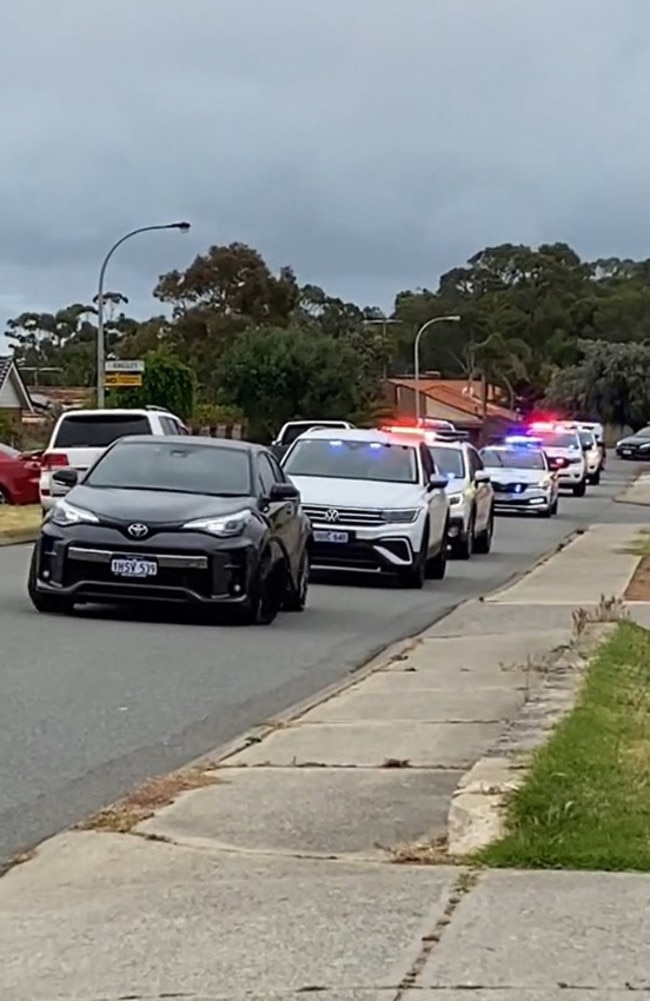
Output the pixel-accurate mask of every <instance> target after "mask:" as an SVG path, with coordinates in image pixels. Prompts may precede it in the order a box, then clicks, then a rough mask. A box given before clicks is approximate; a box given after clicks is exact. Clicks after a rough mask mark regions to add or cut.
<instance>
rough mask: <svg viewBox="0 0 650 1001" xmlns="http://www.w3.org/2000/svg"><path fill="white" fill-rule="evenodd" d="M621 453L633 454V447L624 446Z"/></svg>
mask: <svg viewBox="0 0 650 1001" xmlns="http://www.w3.org/2000/svg"><path fill="white" fill-rule="evenodd" d="M621 455H632V449H631V448H622V449H621Z"/></svg>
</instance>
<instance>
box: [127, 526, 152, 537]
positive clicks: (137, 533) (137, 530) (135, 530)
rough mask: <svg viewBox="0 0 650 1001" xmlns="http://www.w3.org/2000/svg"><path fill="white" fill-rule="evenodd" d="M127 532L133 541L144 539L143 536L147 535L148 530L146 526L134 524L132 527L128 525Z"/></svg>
mask: <svg viewBox="0 0 650 1001" xmlns="http://www.w3.org/2000/svg"><path fill="white" fill-rule="evenodd" d="M127 532H128V533H129V535H130V536H131V538H133V539H144V537H145V535H149V529H148V528H147V526H146V525H141V524H140V522H136V523H135V524H134V525H129V527H128V528H127Z"/></svg>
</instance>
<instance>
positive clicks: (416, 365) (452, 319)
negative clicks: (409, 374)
mask: <svg viewBox="0 0 650 1001" xmlns="http://www.w3.org/2000/svg"><path fill="white" fill-rule="evenodd" d="M460 319H461V318H460V316H455V315H454V316H434V317H433V319H432V320H427V322H426V323H423V324H422V326H421V327H420V329H419V330H418V332H417V334H416V335H415V343H414V345H413V373H414V376H415V378H414V382H415V387H414V388H415V419H416V421H417V423H418V424H419V423H420V338H421V337H422V334H424V333H425V331H427V330H428V329H429V327H432V326H433V325H434V323H460Z"/></svg>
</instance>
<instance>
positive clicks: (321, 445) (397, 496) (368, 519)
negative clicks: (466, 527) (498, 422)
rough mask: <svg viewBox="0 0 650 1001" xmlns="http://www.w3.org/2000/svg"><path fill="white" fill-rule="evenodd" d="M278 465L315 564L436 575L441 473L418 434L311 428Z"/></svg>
mask: <svg viewBox="0 0 650 1001" xmlns="http://www.w3.org/2000/svg"><path fill="white" fill-rule="evenodd" d="M282 467H283V469H284V471H285V473H286V474H287V476H289V478H290V479H291V480H292V482H293V483H294V484H295V485H296V486H297V487H298V490H299V491H300V495H301V498H302V505H303V509H304V511H305V513H306V514H307V516H308V517H309V519H310V521H311V524H312V529H313V541H312V551H311V564H312V566H313V567H331V568H335V569H351V570H366V571H375V572H380V573H390V574H394V575H397V577H398V578H399V579H400V580H401V581H402V583H403V584H404V585H405V586H407V587H412V588H421V587H422V586H423V584H424V581H425V578H426V577H430V578H432V579H434V580H441V579H442V578H443V577H444V576H445V570H446V563H447V540H448V532H449V501H448V499H447V495H446V493H445V487H446V486H447V480H446V478H445V477H444V476H440V475H438V473H437V472H436V468H435V465H434V463H433V459H432V458H431V455H430V453H429V450H428V448H427V445H426V443H425V442H424V441H423V440H422V439H421V437H415V436H414V437H413V438H410V437H409V436H405V435H395V434H390V433H386V432H383V431H378V430H362V429H358V428H350V429H341V430H333V429H330V430H327V429H323V430H310V431H309V432H307V433H306V434H305V435H302V436H301V437H299V438H297V439H296V441H295V442H294V443H293V444H292V445H291V447H290V449H289V451H288V452H287V453H286V455H285V456H284V458H283V460H282Z"/></svg>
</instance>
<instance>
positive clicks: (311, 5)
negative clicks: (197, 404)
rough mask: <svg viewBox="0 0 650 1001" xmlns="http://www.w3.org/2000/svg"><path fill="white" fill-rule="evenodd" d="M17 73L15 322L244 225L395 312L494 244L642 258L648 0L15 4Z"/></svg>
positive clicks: (10, 124)
mask: <svg viewBox="0 0 650 1001" xmlns="http://www.w3.org/2000/svg"><path fill="white" fill-rule="evenodd" d="M13 2H14V9H13V12H12V13H11V14H10V15H9V17H8V18H7V17H5V21H6V23H5V24H3V33H2V40H1V42H0V47H1V48H2V53H3V58H2V62H1V63H0V128H1V130H2V136H3V140H4V142H3V160H2V165H1V166H0V204H1V205H2V226H1V227H0V318H2V316H3V314H4V316H8V315H11V314H12V313H13V312H15V311H16V310H17V309H21V308H31V307H35V308H55V307H57V306H58V305H62V304H64V303H65V302H68V301H71V300H75V299H77V300H78V299H88V298H90V297H91V296H92V294H93V291H94V287H95V284H96V275H97V268H98V265H99V261H100V260H101V257H102V255H103V253H104V252H105V250H106V248H107V247H108V246H110V244H111V242H112V241H113V240H114V239H115V238H116V237H117V236H119V235H120V234H121V233H122V232H124V231H126V230H128V229H130V228H132V227H134V226H137V225H146V224H149V223H157V222H166V221H171V220H173V219H177V218H183V217H188V218H190V219H191V220H192V223H193V231H192V233H191V234H190V235H189V236H188V237H184V238H180V237H178V236H177V235H176V234H173V235H172V234H156V235H151V236H144V237H142V238H140V239H139V240H138V241H137V243H136V241H134V242H133V244H131V245H129V246H126V247H124V248H122V249H121V250H120V252H119V257H116V258H115V261H114V264H113V265H112V266H111V272H110V277H109V284H110V285H111V287H115V288H120V289H121V290H122V291H124V292H125V293H126V294H127V295H128V296H129V298H130V299H131V302H132V304H133V305H134V307H135V308H136V309H137V311H138V312H139V313H140V314H142V315H146V314H147V313H149V312H151V311H153V310H154V309H155V308H156V306H155V304H154V303H153V302H152V301H151V299H150V298H149V294H150V290H151V288H152V287H153V285H154V283H155V280H156V278H157V276H158V274H159V273H161V272H163V271H165V270H167V269H169V268H171V267H174V266H183V265H184V264H185V263H186V262H188V261H189V260H190V259H191V258H192V257H193V256H194V254H195V253H197V252H200V251H202V250H204V249H205V248H206V247H207V246H208V245H209V244H210V243H213V242H230V241H231V240H243V241H246V242H250V243H252V244H253V245H255V246H257V247H259V249H260V250H261V251H262V252H263V253H264V254H265V255H266V256H267V258H268V259H269V261H270V263H271V264H272V265H273V266H274V267H279V266H280V265H282V264H291V265H293V266H294V267H295V268H296V269H297V271H298V273H299V275H300V277H301V278H302V279H303V280H309V281H314V282H318V283H319V284H323V285H325V286H326V287H327V288H328V289H330V290H331V291H332V292H334V293H336V294H340V295H342V296H345V297H348V298H354V299H356V300H358V301H363V302H378V303H380V304H381V305H383V306H389V305H390V303H391V301H392V298H393V296H394V294H395V293H396V292H397V291H398V290H399V289H400V288H403V287H416V286H418V285H424V284H426V285H433V284H435V281H436V279H437V276H438V275H439V273H440V272H441V271H444V270H445V269H447V268H449V267H452V266H454V265H456V264H458V263H460V262H461V261H462V260H463V259H464V258H465V257H467V256H468V255H470V254H471V253H473V252H474V251H475V250H477V249H479V248H480V247H481V246H484V245H485V244H488V243H497V242H501V241H502V240H512V241H514V242H532V243H536V242H540V241H543V240H555V239H566V240H568V241H569V242H571V243H573V244H574V245H575V246H576V248H577V249H578V250H580V251H581V252H582V253H584V254H586V255H588V256H597V255H600V254H612V253H619V254H621V255H627V254H635V255H643V256H645V253H646V251H645V249H644V247H645V232H646V231H647V223H648V221H650V220H648V219H647V218H646V216H647V215H649V214H650V210H649V209H648V208H646V202H647V198H646V190H647V176H648V172H649V168H650V140H649V139H648V135H649V129H648V124H649V122H648V105H647V101H646V100H645V94H647V92H648V87H649V85H650V58H649V57H650V32H649V31H648V28H650V6H649V5H648V4H647V0H571V2H570V3H567V0H526V2H521V0H489V2H486V0H464V2H461V0H383V2H379V0H354V2H353V3H351V2H350V0H328V3H327V4H322V3H317V2H315V0H274V2H271V0H189V2H188V3H187V4H185V5H181V4H179V3H177V2H176V0H135V2H133V0H92V2H89V0H58V2H56V3H53V2H52V0H21V3H20V4H18V3H17V2H16V0H13Z"/></svg>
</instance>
